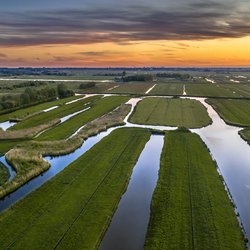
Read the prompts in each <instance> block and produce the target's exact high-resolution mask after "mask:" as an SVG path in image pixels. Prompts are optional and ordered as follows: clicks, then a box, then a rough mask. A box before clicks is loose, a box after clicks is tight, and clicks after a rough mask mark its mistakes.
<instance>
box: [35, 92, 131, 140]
mask: <svg viewBox="0 0 250 250" xmlns="http://www.w3.org/2000/svg"><path fill="white" fill-rule="evenodd" d="M128 100H129V97H127V96H109V97H105V98H102V99H101V100H98V101H96V102H95V103H93V105H92V107H91V109H89V110H87V111H85V112H83V113H81V114H78V115H76V116H74V117H72V118H71V119H70V120H68V121H66V122H64V123H62V124H59V125H58V126H56V127H54V128H52V129H50V130H48V131H46V132H44V133H43V134H41V135H40V136H39V137H38V138H37V140H43V141H51V140H62V139H65V138H67V137H69V136H70V135H72V134H73V133H74V132H76V131H77V129H79V128H80V127H81V126H83V125H84V124H86V123H87V122H90V121H92V120H94V119H96V118H97V117H100V116H102V115H105V114H107V113H108V112H110V111H112V110H114V109H115V108H116V107H118V106H119V105H120V104H122V103H124V102H126V101H128Z"/></svg>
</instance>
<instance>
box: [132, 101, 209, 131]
mask: <svg viewBox="0 0 250 250" xmlns="http://www.w3.org/2000/svg"><path fill="white" fill-rule="evenodd" d="M130 122H132V123H135V124H146V125H161V126H173V127H188V128H198V127H203V126H207V125H209V124H210V123H211V119H210V118H209V116H208V113H207V111H206V108H205V107H204V106H203V105H202V104H201V103H200V102H198V101H196V100H190V99H180V98H172V99H168V98H161V97H156V98H155V97H153V98H145V99H143V100H142V101H140V102H139V103H138V105H137V107H136V110H135V112H134V113H133V114H132V116H131V117H130Z"/></svg>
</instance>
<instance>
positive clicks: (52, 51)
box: [0, 0, 250, 67]
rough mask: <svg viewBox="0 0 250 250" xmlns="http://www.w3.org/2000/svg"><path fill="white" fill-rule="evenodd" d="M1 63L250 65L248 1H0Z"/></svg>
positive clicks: (62, 65)
mask: <svg viewBox="0 0 250 250" xmlns="http://www.w3.org/2000/svg"><path fill="white" fill-rule="evenodd" d="M5 66H8V67H19V66H33V67H43V66H47V67H118V66H184V67H185V66H250V1H249V0H237V1H235V0H234V1H231V0H211V1H210V0H207V1H204V0H174V1H173V0H126V1H125V0H124V1H117V0H70V1H69V0H42V1H35V0H0V67H5Z"/></svg>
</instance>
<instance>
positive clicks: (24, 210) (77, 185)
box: [0, 128, 150, 249]
mask: <svg viewBox="0 0 250 250" xmlns="http://www.w3.org/2000/svg"><path fill="white" fill-rule="evenodd" d="M117 138H119V139H117ZM149 138H150V133H149V132H147V131H146V130H143V129H132V128H131V129H119V130H116V131H114V132H113V133H112V134H111V135H109V136H108V137H106V138H104V139H103V140H102V141H101V142H100V143H98V144H97V145H95V146H94V147H93V148H92V149H91V150H89V151H88V152H86V154H84V155H83V156H81V157H80V158H79V159H78V160H76V161H75V162H74V163H72V164H71V165H70V166H68V167H67V168H66V169H65V170H64V171H63V172H61V173H59V174H58V175H57V176H56V177H55V178H53V179H52V180H51V181H49V182H47V183H46V184H45V185H43V186H42V187H41V188H39V189H38V190H36V191H34V192H33V193H32V194H30V195H29V196H27V197H26V198H25V199H23V200H21V201H20V202H18V203H17V204H16V205H14V206H13V207H12V209H10V210H8V211H6V212H5V213H3V214H1V215H0V225H1V234H0V242H1V248H3V249H5V248H11V249H33V248H34V246H36V249H54V248H60V249H95V248H97V246H98V245H99V242H100V240H101V237H102V235H103V233H104V232H105V230H106V228H107V226H108V224H109V222H110V219H111V218H112V215H113V213H114V211H115V209H116V206H117V204H118V202H119V199H120V197H121V195H122V193H123V191H124V190H125V188H126V185H127V183H128V181H129V178H130V174H131V171H132V169H133V167H134V165H135V163H136V161H137V159H138V158H139V155H140V153H141V151H142V149H143V147H144V145H145V144H146V142H147V141H148V140H149ZM111 149H112V150H111ZM31 211H32V212H31ZM10 232H11V233H10Z"/></svg>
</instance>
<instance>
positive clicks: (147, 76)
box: [116, 74, 153, 82]
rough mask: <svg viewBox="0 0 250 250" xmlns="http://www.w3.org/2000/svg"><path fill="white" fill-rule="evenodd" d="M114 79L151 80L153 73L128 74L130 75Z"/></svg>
mask: <svg viewBox="0 0 250 250" xmlns="http://www.w3.org/2000/svg"><path fill="white" fill-rule="evenodd" d="M116 80H118V81H120V82H148V81H153V75H151V74H140V75H139V74H138V75H130V76H123V77H122V78H119V79H116Z"/></svg>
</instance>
